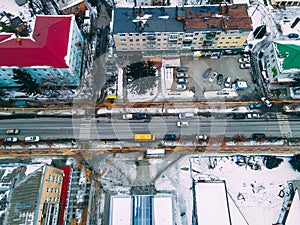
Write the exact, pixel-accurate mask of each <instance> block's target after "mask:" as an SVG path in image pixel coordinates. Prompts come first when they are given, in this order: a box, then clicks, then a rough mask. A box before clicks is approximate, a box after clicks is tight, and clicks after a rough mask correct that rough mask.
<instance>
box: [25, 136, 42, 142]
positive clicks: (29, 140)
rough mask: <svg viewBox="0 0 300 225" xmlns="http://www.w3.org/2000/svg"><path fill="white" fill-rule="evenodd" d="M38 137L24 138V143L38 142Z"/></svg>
mask: <svg viewBox="0 0 300 225" xmlns="http://www.w3.org/2000/svg"><path fill="white" fill-rule="evenodd" d="M39 141H40V137H39V136H28V137H25V142H39Z"/></svg>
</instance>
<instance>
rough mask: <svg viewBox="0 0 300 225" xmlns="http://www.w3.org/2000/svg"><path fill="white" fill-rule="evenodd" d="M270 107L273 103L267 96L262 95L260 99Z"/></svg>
mask: <svg viewBox="0 0 300 225" xmlns="http://www.w3.org/2000/svg"><path fill="white" fill-rule="evenodd" d="M260 100H261V101H262V102H263V103H264V104H265V105H266V106H267V107H268V108H270V107H272V103H271V102H270V101H269V100H268V99H267V98H266V97H261V99H260Z"/></svg>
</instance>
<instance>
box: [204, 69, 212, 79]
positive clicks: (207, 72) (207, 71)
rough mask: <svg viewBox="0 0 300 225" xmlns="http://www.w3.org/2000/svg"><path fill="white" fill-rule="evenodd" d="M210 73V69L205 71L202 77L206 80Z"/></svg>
mask: <svg viewBox="0 0 300 225" xmlns="http://www.w3.org/2000/svg"><path fill="white" fill-rule="evenodd" d="M211 71H212V68H208V69H207V70H205V72H204V73H203V75H202V77H204V78H208V76H209V74H210V73H211Z"/></svg>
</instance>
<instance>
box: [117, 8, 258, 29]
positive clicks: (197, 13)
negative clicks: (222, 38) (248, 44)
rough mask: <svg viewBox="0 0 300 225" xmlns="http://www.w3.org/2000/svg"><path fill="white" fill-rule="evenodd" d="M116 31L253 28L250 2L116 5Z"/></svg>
mask: <svg viewBox="0 0 300 225" xmlns="http://www.w3.org/2000/svg"><path fill="white" fill-rule="evenodd" d="M113 15H114V16H113V29H112V33H114V34H115V33H140V32H143V33H151V32H193V31H197V30H209V31H210V30H249V31H250V30H252V24H251V18H250V17H249V16H248V14H247V6H246V5H228V6H227V5H225V6H197V7H184V8H182V7H146V8H143V7H140V8H134V7H133V8H114V13H113Z"/></svg>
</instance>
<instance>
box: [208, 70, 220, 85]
mask: <svg viewBox="0 0 300 225" xmlns="http://www.w3.org/2000/svg"><path fill="white" fill-rule="evenodd" d="M217 75H218V73H217V72H213V73H212V74H211V75H210V77H209V78H208V82H210V83H212V82H214V81H215V79H216V77H217Z"/></svg>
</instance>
